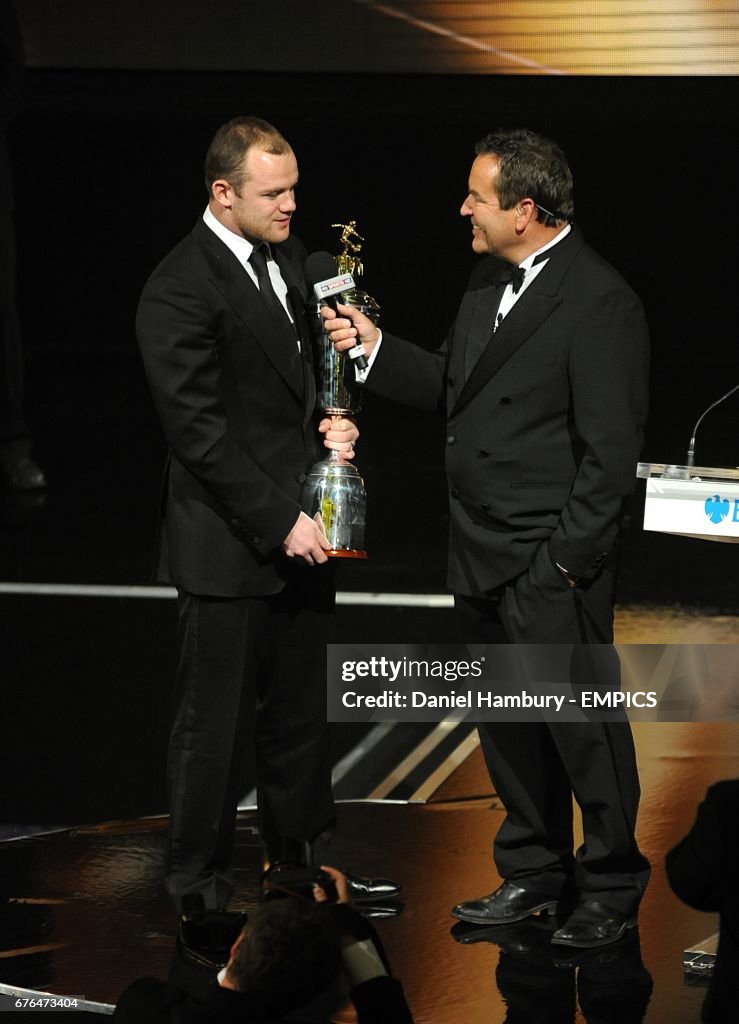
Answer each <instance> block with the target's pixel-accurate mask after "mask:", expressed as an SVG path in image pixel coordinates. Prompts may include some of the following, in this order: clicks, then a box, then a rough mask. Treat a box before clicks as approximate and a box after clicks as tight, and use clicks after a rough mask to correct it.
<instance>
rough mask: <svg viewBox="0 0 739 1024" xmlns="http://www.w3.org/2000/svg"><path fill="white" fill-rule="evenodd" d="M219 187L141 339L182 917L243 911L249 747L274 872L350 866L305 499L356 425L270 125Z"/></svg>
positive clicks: (365, 885)
mask: <svg viewBox="0 0 739 1024" xmlns="http://www.w3.org/2000/svg"><path fill="white" fill-rule="evenodd" d="M205 178H206V187H207V192H208V205H207V207H206V209H205V212H204V213H203V215H202V216H201V217H200V218H198V221H197V223H196V224H195V227H194V229H193V231H192V232H191V233H190V234H189V235H188V236H187V237H186V238H185V239H184V240H183V241H181V242H180V243H179V245H177V246H176V247H175V249H173V250H172V252H171V253H170V254H169V255H168V256H166V257H165V259H164V260H163V261H162V263H160V265H159V266H158V267H157V268H156V270H155V271H154V273H153V274H152V276H151V277H150V279H149V281H148V282H147V284H146V286H145V288H144V291H143V294H142V297H141V303H140V305H139V311H138V316H137V323H136V327H137V334H138V339H139V344H140V347H141V352H142V356H143V359H144V365H145V368H146V373H147V376H148V379H149V383H150V386H151V390H152V395H153V397H154V401H155V404H156V407H157V411H158V413H159V417H160V420H161V422H162V426H163V429H164V433H165V435H166V438H167V442H168V445H169V458H168V462H167V468H166V473H165V485H164V498H163V516H162V529H161V536H160V557H159V566H158V578H159V579H160V580H162V581H164V582H170V583H173V584H174V585H175V586H176V587H177V594H178V613H179V644H180V654H179V664H178V670H177V686H176V691H177V692H176V696H175V703H176V706H175V720H174V725H173V729H172V734H171V738H170V746H169V761H168V781H169V794H170V860H169V870H168V874H167V880H166V884H167V889H168V891H169V893H170V895H171V897H172V899H173V901H174V903H175V905H176V906H177V908H178V909H182V904H183V901H186V898H187V897H202V901H203V904H204V906H205V908H206V909H222V908H225V907H226V905H227V904H228V901H229V899H230V898H231V895H232V892H233V886H234V880H233V865H232V854H233V847H234V830H235V822H236V805H237V801H238V798H239V797H240V796H242V795H243V790H242V789H240V786H242V785H243V776H244V772H243V764H244V758H245V756H246V752H247V749H248V743H249V736H250V732H252V731H253V732H254V735H255V747H256V765H257V795H258V803H259V819H260V830H261V837H262V841H263V843H264V845H265V847H266V856H267V857H268V858H275V857H280V856H281V855H282V854H283V851H284V850H285V849H286V847H287V846H288V845H289V844H288V841H292V845H294V844H295V843H296V842H297V843H299V844H309V845H310V847H311V848H312V851H313V854H314V856H315V858H316V860H317V862H318V863H319V864H320V863H328V864H332V863H336V861H335V859H332V854H331V852H330V850H329V848H328V847H327V842H328V837H329V835H330V833H331V831H332V829H333V825H334V819H335V809H334V802H333V799H332V795H331V765H330V762H329V759H328V736H327V724H326V677H325V668H326V643H327V642H328V641H329V640H330V638H331V631H332V625H333V616H334V598H335V582H334V572H333V565H332V564H330V563H329V561H328V558H327V555H326V549H328V548H330V544H329V542H328V541H327V539H326V537H325V534H324V532H323V529H322V527H320V526H319V524H317V523H316V522H314V521H313V520H312V519H311V518H310V517H309V516H307V515H306V514H305V513H304V512H302V511H301V505H300V496H301V488H302V484H303V482H304V480H305V474H306V473H307V472H308V470H309V468H310V466H311V465H312V464H313V463H314V462H315V461H316V459H317V458H318V457H319V453H320V445H319V438H320V436H321V434H323V439H324V440H323V443H324V444H325V445H327V446H328V447H329V448H333V449H336V450H339V451H341V452H343V453H344V455H345V457H347V458H351V457H352V453H353V444H354V440H355V438H356V437H357V430H356V427H355V426H354V424H353V423H352V422H351V421H349V420H346V419H343V420H339V421H338V422H336V423H332V422H331V421H330V420H329V419H324V420H322V421H321V422H320V423H319V422H318V418H317V416H316V410H315V405H316V390H315V384H314V379H313V369H312V364H311V351H310V339H309V334H308V326H307V322H306V318H305V298H306V288H305V282H304V279H303V262H304V257H305V250H304V249H303V247H302V245H301V244H300V242H299V241H298V240H297V239H296V238H294V237H291V234H290V228H291V222H292V217H293V214H294V212H295V208H296V203H295V188H296V185H297V182H298V165H297V161H296V158H295V154H294V152H293V150H292V148H291V146H290V145H289V143H288V142H287V141H286V140H285V138H284V137H283V136H282V135H281V134H280V133H279V132H278V131H277V129H276V128H274V127H273V126H272V125H270V124H268V123H267V122H266V121H262V120H260V119H259V118H254V117H240V118H235V119H234V120H233V121H230V122H229V123H228V124H226V125H223V126H222V127H221V128H220V129H219V130H218V132H216V135H215V137H214V139H213V141H212V143H211V145H210V148H209V150H208V153H207V156H206V161H205ZM349 886H350V890H351V895H352V896H353V897H354V898H355V899H361V898H363V897H364V898H367V897H382V896H387V895H393V894H394V893H396V892H397V891H398V887H397V886H396V885H395V884H394V883H390V882H387V881H383V880H381V879H379V880H378V879H375V880H372V879H359V878H356V877H355V876H351V875H350V876H349Z"/></svg>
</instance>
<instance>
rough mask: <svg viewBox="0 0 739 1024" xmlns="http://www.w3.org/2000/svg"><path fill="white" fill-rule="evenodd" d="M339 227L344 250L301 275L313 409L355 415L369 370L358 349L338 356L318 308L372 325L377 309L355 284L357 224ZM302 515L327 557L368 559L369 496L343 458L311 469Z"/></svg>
mask: <svg viewBox="0 0 739 1024" xmlns="http://www.w3.org/2000/svg"><path fill="white" fill-rule="evenodd" d="M332 227H338V228H341V237H340V241H341V243H342V245H343V250H342V252H341V253H340V254H339V256H337V257H333V256H331V255H330V254H329V253H326V252H318V253H313V254H312V255H311V256H309V257H308V259H307V261H306V265H305V273H306V277H307V278H308V280H309V282H311V283H312V285H313V294H314V297H315V302H313V303H311V304H310V305H309V308H308V315H309V319H310V322H311V325H312V328H313V338H314V364H315V368H316V391H317V404H318V407H319V408H320V409H322V410H323V412H324V413H325V414H326V415H327V416H331V417H336V418H337V419H338V418H340V417H342V416H353V415H355V414H356V412H357V410H358V406H359V403H358V401H357V395H356V385H355V373H354V368H355V366H357V368H358V369H363V368H364V366H366V365H367V363H366V360H365V359H364V354H363V352H362V348H361V345H358V346H357V348H355V349H352V350H351V351H350V352H349V353H348V355H349V358H348V359H347V354H346V353H343V352H337V351H336V349H335V348H334V346H333V345H332V344H331V341H330V339H329V337H328V334H327V333H326V331H325V329H324V326H323V318H322V316H321V313H320V309H321V306H322V305H326V304H330V305H335V303H336V301H337V299H338V301H340V302H342V303H344V304H345V305H348V306H354V307H355V308H356V309H359V310H360V311H361V312H362V313H364V314H365V315H366V316H368V317H369V318H370V319H371V320H372V321H373V323H376V322H377V320H378V319H379V315H380V307H379V306H378V305H377V303H376V302H375V300H374V299H373V298H372V297H371V296H369V295H367V293H366V292H363V291H361V290H359V289H358V288H357V287H356V285H355V283H354V276H353V275H354V274H356V275H357V276H359V275H360V274H361V273H362V269H363V268H362V263H361V261H360V259H359V253H360V252H361V249H362V245H361V243H362V241H364V239H363V238H362V236H361V235H359V234H358V233H357V230H356V222H355V221H349V223H348V224H333V225H332ZM303 510H304V511H305V512H306V513H307V514H308V515H309V516H311V517H315V516H316V515H319V516H320V518H321V521H322V523H323V529H324V531H325V533H326V536H327V537H328V540H329V543H330V544H331V548H330V550H328V551H327V552H326V554H327V555H328V556H329V557H333V558H366V557H367V552H366V551H365V550H364V528H365V523H366V512H367V496H366V493H365V490H364V481H363V480H362V478H361V476H360V475H359V472H358V470H357V469H356V467H355V466H353V465H352V464H351V463H348V462H346V461H345V460H344V459H343V458H342V456H341V454H340V453H339V452H336V451H332V452H331V453H330V454H329V455H328V456H327V457H326V458H325V459H322V460H321V461H320V462H317V463H316V464H315V465H314V466H313V467H312V468H311V470H310V472H309V474H308V477H307V480H306V482H305V486H304V488H303Z"/></svg>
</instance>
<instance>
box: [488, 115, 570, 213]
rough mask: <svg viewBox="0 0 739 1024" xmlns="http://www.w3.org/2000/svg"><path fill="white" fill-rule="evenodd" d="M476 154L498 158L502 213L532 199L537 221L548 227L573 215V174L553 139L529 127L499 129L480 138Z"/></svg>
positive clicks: (499, 194)
mask: <svg viewBox="0 0 739 1024" xmlns="http://www.w3.org/2000/svg"><path fill="white" fill-rule="evenodd" d="M475 153H477V155H478V156H484V155H491V156H497V158H498V166H499V170H498V178H497V181H496V190H497V193H498V201H499V202H500V207H501V209H502V210H510V209H511V207H513V206H515V204H516V203H517V202H518V201H519V200H521V199H533V201H534V202H535V203H536V215H537V219H538V220H539V221H541V223H542V224H545V225H546V226H547V227H549V228H552V227H556V226H557V223H558V222H560V221H563V220H572V219H573V217H574V216H575V202H574V199H573V194H572V171H571V170H570V167H569V164H568V163H567V157H566V156H565V155H564V153H563V152H562V150H561V149H560V147H559V146H558V145H557V143H556V142H553V141H552V139H548V138H546V136H544V135H537V134H536V132H532V131H529V130H528V128H504V129H498V130H497V131H494V132H490V134H489V135H486V136H485V138H483V139H480V141H479V142H478V143H477V145H476V146H475Z"/></svg>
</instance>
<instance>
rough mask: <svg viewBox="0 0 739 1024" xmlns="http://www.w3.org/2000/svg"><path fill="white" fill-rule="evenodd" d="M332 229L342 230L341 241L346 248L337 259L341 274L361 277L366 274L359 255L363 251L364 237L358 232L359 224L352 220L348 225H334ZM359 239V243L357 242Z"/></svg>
mask: <svg viewBox="0 0 739 1024" xmlns="http://www.w3.org/2000/svg"><path fill="white" fill-rule="evenodd" d="M331 227H332V228H341V235H340V236H339V241H340V242H341V244H342V245H343V246H344V248H343V250H342V252H340V253H339V255H338V256H337V257H336V266H337V267H338V270H339V273H340V274H351V275H352V276H354V274H356V275H357V277H361V276H362V273H363V272H364V267H363V266H362V261H361V259H360V258H359V256H358V255H354V254H358V253H360V252H361V251H362V242H363V241H364V236H363V235H360V234H359V232H358V231H357V222H356V221H355V220H350V221H349V223H348V224H332V225H331ZM355 239H357V241H355Z"/></svg>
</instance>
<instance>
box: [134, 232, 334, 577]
mask: <svg viewBox="0 0 739 1024" xmlns="http://www.w3.org/2000/svg"><path fill="white" fill-rule="evenodd" d="M273 249H274V252H275V258H276V260H277V262H278V264H279V266H280V271H281V273H282V276H283V278H284V279H285V281H286V283H287V285H288V299H289V301H290V304H291V308H292V313H293V318H294V319H295V321H296V324H297V326H298V329H299V332H300V335H301V349H302V354H301V350H299V348H298V344H297V340H296V339H294V338H291V337H290V336H289V333H285V332H282V333H281V332H280V331H279V330H276V329H275V326H274V324H273V322H272V321H271V320H270V317H269V313H268V311H267V309H266V307H265V305H264V303H263V300H262V297H261V296H260V294H259V291H258V289H257V288H256V286H255V285H254V283H253V282H252V280H251V278H250V277H249V275H248V274H247V272H246V271H245V270H244V268H243V267H242V266H241V264H240V263H239V261H238V260H237V259H236V257H235V256H234V255H233V253H232V252H231V251H230V250H229V248H228V247H227V246H226V245H224V244H223V242H222V241H221V240H220V239H219V238H218V237H217V236H216V235H215V234H214V233H213V231H211V230H210V228H209V227H208V226H207V225H206V224H205V223H204V222H203V221H202V220H199V221H198V222H197V224H196V225H195V228H194V230H193V231H192V233H191V234H190V235H188V236H187V238H185V239H184V240H183V241H182V242H180V244H179V245H178V246H177V247H176V248H175V249H174V250H173V251H172V252H171V253H170V254H169V255H168V256H167V257H166V258H165V259H164V261H163V262H162V263H161V264H160V265H159V266H158V267H157V269H156V270H155V271H154V273H153V274H152V276H151V277H150V279H149V281H148V282H147V284H146V286H145V288H144V291H143V294H142V297H141V302H140V305H139V310H138V316H137V320H136V330H137V335H138V339H139V344H140V347H141V352H142V356H143V360H144V365H145V368H146V373H147V376H148V379H149V384H150V386H151V391H152V394H153V397H154V402H155V404H156V407H157V410H158V412H159V417H160V419H161V422H162V425H163V427H164V431H165V434H166V438H167V442H168V444H169V449H170V458H169V462H168V467H167V478H166V483H165V489H164V494H163V501H164V508H163V517H162V520H163V522H162V536H161V540H162V543H161V551H160V559H159V571H158V576H159V578H160V579H161V580H163V581H165V582H172V583H175V584H176V585H177V586H180V587H183V588H184V589H185V590H188V591H191V592H192V593H197V594H204V595H215V596H223V597H239V596H248V595H257V594H274V593H277V592H278V591H280V590H281V589H282V587H283V585H284V582H283V578H284V575H285V572H286V571H287V565H286V563H287V559H285V558H284V556H283V555H282V553H281V544H282V541H283V540H284V539H285V538H286V536H287V535H288V533H289V532H290V530H291V528H292V526H293V525H294V523H295V520H296V519H297V517H298V514H299V512H300V492H301V488H302V484H303V481H304V479H305V476H304V474H305V472H306V470H307V469H308V468H309V467H310V465H311V464H312V463H313V462H314V461H315V460H316V458H318V457H319V448H320V446H319V444H318V440H317V436H318V435H317V433H316V429H315V426H316V425H315V422H314V418H313V411H314V405H315V384H314V382H313V374H312V369H311V366H310V343H309V338H308V332H307V325H306V321H305V316H304V296H305V285H304V280H303V274H302V266H303V260H304V256H305V252H304V249H303V247H302V245H300V243H299V242H298V241H297V240H296V239H292V238H291V239H288V240H287V241H286V242H284V243H282V244H281V245H280V246H275V247H273Z"/></svg>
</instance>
